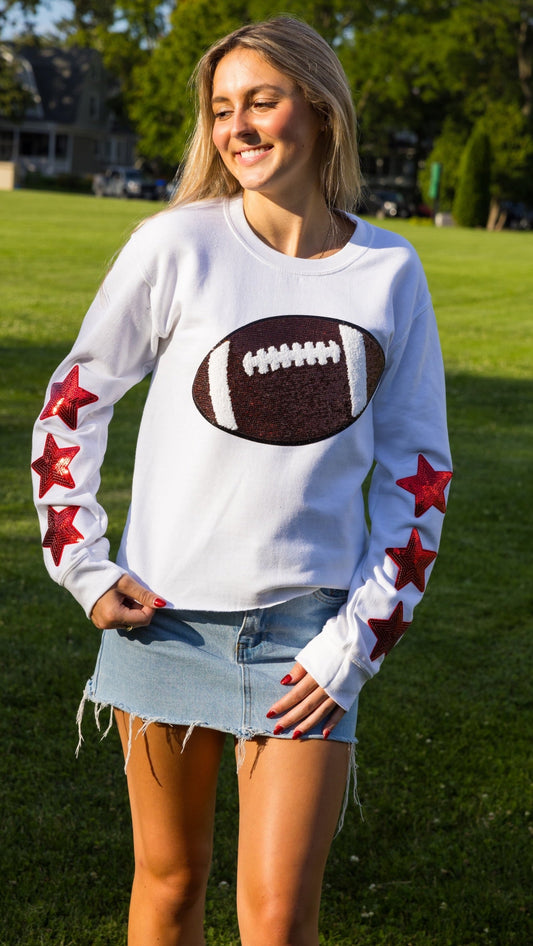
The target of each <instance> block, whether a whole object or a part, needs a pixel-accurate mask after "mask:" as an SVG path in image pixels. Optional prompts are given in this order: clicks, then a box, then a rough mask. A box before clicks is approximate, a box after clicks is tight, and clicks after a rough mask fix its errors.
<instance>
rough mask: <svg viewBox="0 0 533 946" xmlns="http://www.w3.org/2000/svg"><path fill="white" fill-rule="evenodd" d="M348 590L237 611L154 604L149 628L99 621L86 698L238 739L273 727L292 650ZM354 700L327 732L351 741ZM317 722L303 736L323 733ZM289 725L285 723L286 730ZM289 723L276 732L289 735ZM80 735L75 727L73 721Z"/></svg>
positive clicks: (150, 720) (297, 648) (294, 651)
mask: <svg viewBox="0 0 533 946" xmlns="http://www.w3.org/2000/svg"><path fill="white" fill-rule="evenodd" d="M345 600H346V592H345V591H339V590H337V589H329V588H328V589H326V588H321V589H319V590H317V591H314V592H312V593H310V594H306V595H303V596H300V597H296V598H291V599H290V600H289V601H286V602H283V603H282V604H278V605H274V606H272V607H269V608H258V609H254V610H250V611H239V612H201V611H177V610H162V611H157V612H156V613H155V614H154V617H153V620H152V623H151V624H150V625H149V626H148V627H143V628H139V629H138V630H135V631H127V630H121V629H117V630H106V631H104V632H103V635H102V643H101V647H100V651H99V654H98V659H97V663H96V668H95V671H94V675H93V676H92V678H91V679H90V680H89V681H88V683H87V686H86V688H85V693H84V697H83V700H82V704H81V706H80V713H79V723H80V726H81V716H82V715H83V707H84V704H85V702H86V701H87V700H90V701H92V702H93V703H94V704H95V715H96V718H97V721H98V717H99V713H100V711H101V710H102V709H103V708H104V707H106V706H107V707H110V708H111V717H110V724H111V721H112V713H113V708H114V707H116V708H118V709H120V710H124V711H125V712H127V713H129V714H130V720H131V719H133V718H134V717H139V718H140V719H142V720H144V721H145V723H146V724H150V723H167V724H171V725H180V726H186V727H188V729H189V730H190V731H192V729H193V728H195V727H196V726H200V727H206V728H208V729H215V730H218V731H221V732H226V733H230V734H232V735H233V736H235V738H236V739H238V740H243V739H245V740H246V739H253V738H254V737H256V736H272V735H273V730H274V727H275V726H276V719H275V718H274V719H267V715H266V714H267V712H268V710H269V709H270V707H271V706H272V704H273V703H274V702H275V701H276V700H278V699H280V698H281V697H282V696H284V695H285V694H286V693H287V686H282V685H281V682H280V681H281V680H282V679H283V677H285V675H286V674H287V673H289V672H290V670H291V668H292V666H293V664H294V662H295V656H296V654H297V653H298V652H299V651H300V650H301V649H302V648H303V647H304V646H305V645H306V644H307V643H308V642H309V641H310V640H311V639H312V638H313V637H315V636H316V635H317V634H319V633H320V631H321V630H322V628H323V627H324V625H325V623H326V621H328V620H329V618H331V617H333V616H334V615H335V614H336V613H337V611H338V609H339V607H340V606H341V605H342V604H343V603H344V601H345ZM356 722H357V700H356V701H355V703H354V704H353V706H352V707H351V709H350V710H349V712H347V713H346V714H345V715H344V716H343V718H342V720H341V721H340V722H339V723H338V724H337V725H336V726H335V727H334V729H333V730H332V733H331V736H330V741H333V740H337V741H340V742H347V743H352V744H354V743H355V742H356V741H357V740H356V738H355V728H356ZM323 726H324V722H322V723H321V724H320V725H318V726H316V727H315V728H314V729H312V730H311V731H310V732H309V733H307V734H306V735H305V736H304V737H302V738H323V737H322V729H323ZM294 728H296V727H293V729H294ZM293 729H287V730H286V731H284V732H283V733H282V734H280V735H279V736H276V738H278V739H290V738H292V734H293ZM80 738H81V730H80Z"/></svg>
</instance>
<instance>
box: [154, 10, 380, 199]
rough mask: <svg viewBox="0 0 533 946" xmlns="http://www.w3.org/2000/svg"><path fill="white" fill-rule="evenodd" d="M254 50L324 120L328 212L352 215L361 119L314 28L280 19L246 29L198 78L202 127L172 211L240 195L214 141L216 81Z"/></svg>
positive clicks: (204, 61)
mask: <svg viewBox="0 0 533 946" xmlns="http://www.w3.org/2000/svg"><path fill="white" fill-rule="evenodd" d="M238 48H243V49H251V50H253V52H255V53H257V54H258V55H260V56H261V57H262V58H263V59H264V60H265V61H266V62H267V63H269V65H271V66H273V67H274V68H275V69H277V70H278V71H279V72H282V73H283V74H284V75H285V76H287V77H288V78H290V79H291V80H292V81H293V82H294V84H295V85H296V86H297V87H298V88H299V89H300V91H301V92H302V94H303V95H304V98H305V99H306V101H307V102H308V103H309V105H310V106H311V108H313V109H314V111H315V112H316V113H317V115H318V116H319V118H320V121H321V124H322V127H323V132H322V155H321V162H320V168H319V170H320V182H321V189H322V193H323V195H324V198H325V200H326V203H327V205H328V207H329V208H330V209H332V210H333V209H334V208H335V209H338V210H341V211H350V210H353V209H354V207H355V206H356V204H357V201H358V199H359V196H360V193H361V172H360V165H359V155H358V150H357V133H356V119H355V111H354V107H353V102H352V97H351V93H350V87H349V85H348V81H347V79H346V75H345V73H344V70H343V68H342V66H341V64H340V62H339V60H338V58H337V56H336V55H335V53H334V52H333V50H332V49H331V48H330V47H329V46H328V44H327V43H326V41H325V40H324V39H323V38H322V37H321V36H320V35H319V34H318V33H317V32H316V31H315V30H314V29H313V28H312V27H310V26H308V24H306V23H303V22H302V21H301V20H296V19H293V18H292V17H286V16H278V17H274V18H273V19H271V20H266V21H265V22H263V23H252V24H249V25H247V26H243V27H241V28H240V29H238V30H235V31H234V32H233V33H230V34H229V35H228V36H226V37H224V38H223V39H221V40H219V42H217V43H215V44H214V45H213V46H212V47H211V48H210V49H209V50H208V51H207V52H206V53H205V55H204V56H202V58H201V59H200V61H199V63H198V65H197V67H196V69H195V71H194V73H193V77H192V81H193V82H194V84H195V88H196V125H195V129H194V132H193V134H192V136H191V139H190V142H189V146H188V148H187V152H186V155H185V158H184V162H183V165H182V169H181V174H180V177H179V183H178V185H177V187H176V190H175V193H174V195H173V197H172V199H171V201H170V206H171V207H175V206H177V205H178V204H184V203H191V202H193V201H197V200H209V199H212V198H215V197H224V196H225V197H230V196H233V195H234V194H238V193H239V192H240V190H241V186H240V184H239V182H238V181H237V180H236V179H235V178H234V177H233V175H232V174H231V173H230V172H229V171H228V170H227V168H226V167H225V165H224V163H223V161H222V159H221V157H220V155H219V153H218V151H217V149H216V148H215V146H214V144H213V140H212V131H213V123H214V116H213V109H212V104H211V98H212V92H213V77H214V74H215V69H216V67H217V66H218V64H219V62H220V60H221V59H223V58H224V56H226V55H227V54H228V53H230V52H232V51H233V50H234V49H238Z"/></svg>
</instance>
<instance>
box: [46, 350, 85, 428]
mask: <svg viewBox="0 0 533 946" xmlns="http://www.w3.org/2000/svg"><path fill="white" fill-rule="evenodd" d="M79 374H80V369H79V365H74V367H73V368H72V370H71V371H69V373H68V375H67V376H66V378H65V379H64V381H56V382H55V384H53V385H52V391H51V397H50V400H49V401H48V404H47V405H46V407H45V409H44V411H43V412H42V414H41V417H40V419H41V420H44V419H45V418H46V417H56V416H57V417H60V418H61V420H62V421H64V422H65V424H66V425H67V427H70V429H71V430H76V427H77V426H78V410H79V409H80V407H84V406H85V405H86V404H92V403H93V401H97V400H98V397H97V395H96V394H91V392H90V391H86V390H85V389H84V388H80V386H79V384H78V379H79Z"/></svg>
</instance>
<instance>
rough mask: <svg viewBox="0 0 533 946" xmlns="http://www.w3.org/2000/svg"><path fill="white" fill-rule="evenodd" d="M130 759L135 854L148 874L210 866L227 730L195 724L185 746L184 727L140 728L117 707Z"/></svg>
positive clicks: (126, 752) (140, 721) (159, 726)
mask: <svg viewBox="0 0 533 946" xmlns="http://www.w3.org/2000/svg"><path fill="white" fill-rule="evenodd" d="M115 713H116V718H117V724H118V729H119V732H120V737H121V740H122V745H123V750H124V754H125V756H127V755H128V753H129V758H128V764H127V769H126V773H127V779H128V791H129V797H130V806H131V817H132V825H133V839H134V848H135V859H136V862H137V864H142V866H143V868H145V869H147V870H148V871H149V872H150V873H152V874H155V875H159V876H169V875H171V874H173V873H177V872H179V871H180V870H182V869H183V868H184V866H187V867H196V868H200V869H201V865H202V864H204V865H206V868H207V867H208V865H209V862H210V858H211V850H212V838H213V824H214V812H215V798H216V784H217V777H218V770H219V766H220V759H221V756H222V749H223V745H224V739H225V735H224V733H220V732H216V731H214V730H210V729H202V728H200V727H197V728H196V729H194V730H193V732H192V734H191V736H190V738H189V739H188V741H187V743H186V745H185V746H183V740H184V737H185V732H186V729H185V727H179V726H166V725H161V724H159V723H151V724H150V725H149V726H148V727H147V729H146V731H145V732H142V727H143V723H142V720H140V719H137V718H134V720H133V726H132V732H131V735H130V721H129V714H126V713H123V712H122V711H118V710H116V711H115Z"/></svg>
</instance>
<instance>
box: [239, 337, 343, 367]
mask: <svg viewBox="0 0 533 946" xmlns="http://www.w3.org/2000/svg"><path fill="white" fill-rule="evenodd" d="M340 357H341V349H340V346H339V345H338V344H337V342H335V341H333V339H330V340H329V344H328V345H326V343H325V342H316V344H315V343H313V342H305V343H304V344H303V345H301V344H300V342H293V344H292V345H291V346H290V347H289V346H288V345H286V344H283V345H280V346H279V348H275V347H274V345H271V346H270V347H269V348H268V350H266V349H264V348H260V349H259V350H258V351H257V352H256V353H255V355H252V353H251V351H249V352H246V354H245V356H244V358H243V360H242V366H243V368H244V370H245V372H246V374H247V375H250V376H251V375H253V373H254V371H255V369H256V368H257V370H258V371H259V374H267V372H268V371H277V370H278V368H290V367H291V366H292V365H294V366H295V367H296V368H300V367H301V366H302V365H316V364H319V365H325V364H327V362H328V358H329V359H331V361H332V362H333V363H334V364H337V362H338V361H339V360H340Z"/></svg>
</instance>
